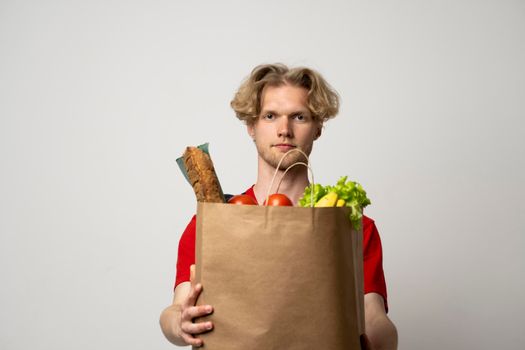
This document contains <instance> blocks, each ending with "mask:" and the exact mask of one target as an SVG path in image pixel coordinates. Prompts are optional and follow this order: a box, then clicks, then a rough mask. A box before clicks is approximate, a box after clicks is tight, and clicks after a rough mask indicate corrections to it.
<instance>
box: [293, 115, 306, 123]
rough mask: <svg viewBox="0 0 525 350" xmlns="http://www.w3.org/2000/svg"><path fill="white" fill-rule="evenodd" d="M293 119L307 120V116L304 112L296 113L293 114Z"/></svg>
mask: <svg viewBox="0 0 525 350" xmlns="http://www.w3.org/2000/svg"><path fill="white" fill-rule="evenodd" d="M293 119H295V120H297V121H299V122H305V121H307V117H306V116H305V115H304V114H296V115H294V116H293Z"/></svg>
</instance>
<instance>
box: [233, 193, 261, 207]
mask: <svg viewBox="0 0 525 350" xmlns="http://www.w3.org/2000/svg"><path fill="white" fill-rule="evenodd" d="M228 203H230V204H239V205H257V202H256V201H255V199H253V198H252V197H251V196H248V195H247V194H239V195H237V196H233V197H231V198H230V200H229V201H228Z"/></svg>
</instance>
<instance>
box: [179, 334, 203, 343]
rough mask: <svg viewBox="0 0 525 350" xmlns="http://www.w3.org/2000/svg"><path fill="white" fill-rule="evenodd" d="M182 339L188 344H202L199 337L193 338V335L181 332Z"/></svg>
mask: <svg viewBox="0 0 525 350" xmlns="http://www.w3.org/2000/svg"><path fill="white" fill-rule="evenodd" d="M182 339H184V341H185V342H186V344H188V345H193V346H202V340H201V339H199V338H194V337H192V336H191V335H189V334H187V333H182Z"/></svg>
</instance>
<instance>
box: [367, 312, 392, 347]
mask: <svg viewBox="0 0 525 350" xmlns="http://www.w3.org/2000/svg"><path fill="white" fill-rule="evenodd" d="M365 327H366V335H367V336H368V340H369V341H370V343H371V344H372V349H374V350H392V349H393V350H395V349H397V329H396V327H395V326H394V324H393V323H392V321H390V319H389V318H388V317H387V316H386V315H378V316H377V317H373V318H371V319H368V320H367V321H366V325H365Z"/></svg>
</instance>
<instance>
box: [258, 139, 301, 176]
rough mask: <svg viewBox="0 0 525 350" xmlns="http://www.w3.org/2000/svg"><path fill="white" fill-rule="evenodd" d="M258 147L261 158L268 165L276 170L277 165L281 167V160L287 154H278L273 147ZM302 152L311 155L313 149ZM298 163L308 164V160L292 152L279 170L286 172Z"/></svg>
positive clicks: (298, 153)
mask: <svg viewBox="0 0 525 350" xmlns="http://www.w3.org/2000/svg"><path fill="white" fill-rule="evenodd" d="M256 147H257V153H258V154H259V157H261V158H262V160H263V161H264V162H265V163H266V164H268V165H270V166H271V167H272V168H274V169H277V165H279V162H280V161H281V158H282V157H283V155H284V154H285V153H281V152H276V151H275V149H273V148H272V147H271V146H266V147H263V146H260V145H256ZM301 150H302V151H303V152H304V153H306V154H307V155H310V152H311V149H304V150H303V149H301ZM297 162H302V163H308V160H307V159H306V158H305V157H304V155H303V154H302V153H300V152H291V153H289V154H288V155H287V156H286V158H284V159H283V161H282V162H281V165H280V166H279V170H281V171H285V170H286V169H288V168H289V167H290V166H291V165H292V164H295V163H297ZM297 167H300V166H297ZM294 168H295V167H294Z"/></svg>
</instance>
